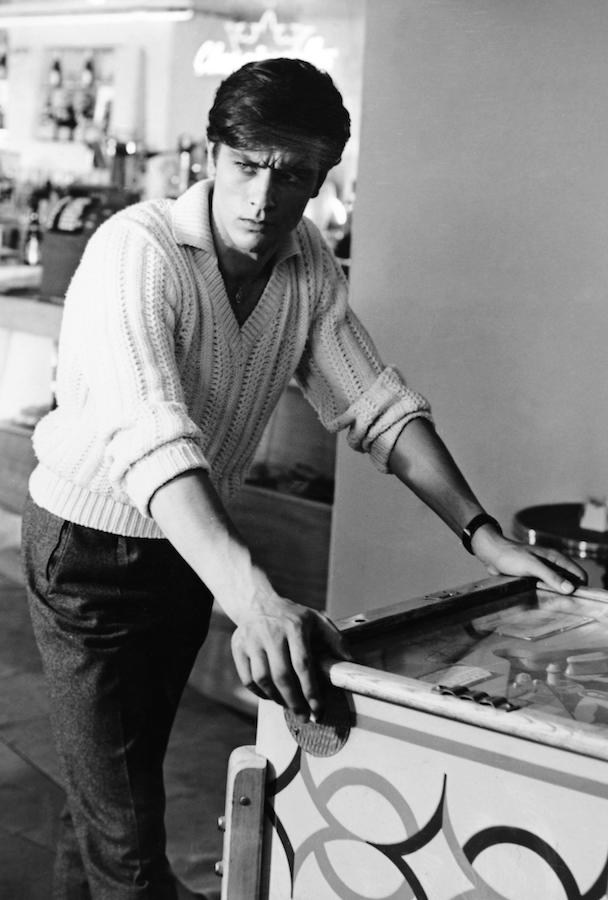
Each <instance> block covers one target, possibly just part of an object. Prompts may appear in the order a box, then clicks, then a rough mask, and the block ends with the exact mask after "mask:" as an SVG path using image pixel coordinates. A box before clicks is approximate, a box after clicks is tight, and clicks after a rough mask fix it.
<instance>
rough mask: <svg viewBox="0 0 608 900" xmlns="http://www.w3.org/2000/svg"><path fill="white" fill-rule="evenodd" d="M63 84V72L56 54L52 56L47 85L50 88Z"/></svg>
mask: <svg viewBox="0 0 608 900" xmlns="http://www.w3.org/2000/svg"><path fill="white" fill-rule="evenodd" d="M62 84H63V72H62V69H61V60H60V59H59V57H58V56H54V57H53V62H52V63H51V68H50V71H49V85H50V86H51V87H52V88H58V87H61V85H62Z"/></svg>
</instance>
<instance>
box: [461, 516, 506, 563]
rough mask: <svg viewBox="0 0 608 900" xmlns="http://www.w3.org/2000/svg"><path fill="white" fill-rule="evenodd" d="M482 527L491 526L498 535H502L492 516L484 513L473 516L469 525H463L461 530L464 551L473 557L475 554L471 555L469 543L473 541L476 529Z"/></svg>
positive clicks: (471, 550)
mask: <svg viewBox="0 0 608 900" xmlns="http://www.w3.org/2000/svg"><path fill="white" fill-rule="evenodd" d="M482 525H493V526H494V528H495V529H496V530H497V531H498V533H499V534H502V528H501V527H500V525H499V523H498V522H497V521H496V519H495V518H494V517H493V516H490V515H488V513H485V512H483V513H478V514H477V515H476V516H473V518H472V519H471V521H470V522H469V524H468V525H465V527H464V528H463V529H462V536H461V537H462V545H463V547H464V549H465V550H466V551H467V552H468V553H470V554H471V555H473V556H474V555H475V554H474V553H473V548H472V546H471V541H472V540H473V535H474V534H475V532H476V531H477V529H478V528H481V526H482Z"/></svg>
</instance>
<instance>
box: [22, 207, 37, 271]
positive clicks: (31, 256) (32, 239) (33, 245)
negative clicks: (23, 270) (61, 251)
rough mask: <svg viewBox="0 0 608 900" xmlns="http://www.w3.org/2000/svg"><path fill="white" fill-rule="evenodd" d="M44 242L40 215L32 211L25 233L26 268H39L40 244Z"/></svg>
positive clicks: (24, 260)
mask: <svg viewBox="0 0 608 900" xmlns="http://www.w3.org/2000/svg"><path fill="white" fill-rule="evenodd" d="M41 240H42V230H41V228H40V220H39V218H38V213H37V212H36V211H35V210H32V211H31V213H30V218H29V221H28V225H27V231H26V233H25V241H24V243H23V262H24V263H25V264H26V266H37V265H39V264H40V242H41Z"/></svg>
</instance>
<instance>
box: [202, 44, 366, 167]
mask: <svg viewBox="0 0 608 900" xmlns="http://www.w3.org/2000/svg"><path fill="white" fill-rule="evenodd" d="M349 137H350V116H349V114H348V111H347V110H346V109H345V107H344V104H343V102H342V95H341V94H340V92H339V91H338V89H337V88H336V86H335V84H334V82H333V81H332V79H331V77H330V76H329V75H328V74H327V73H326V72H322V71H321V70H320V69H317V68H316V67H315V66H313V65H312V64H311V63H309V62H305V61H304V60H302V59H285V58H278V59H264V60H257V61H255V62H251V63H246V64H245V65H244V66H241V68H240V69H237V70H236V72H233V73H232V74H231V75H229V76H228V77H227V78H226V79H224V81H222V83H221V84H220V86H219V88H218V89H217V92H216V94H215V99H214V102H213V106H212V107H211V111H210V113H209V122H208V127H207V138H208V140H209V141H211V142H213V143H222V144H227V145H228V146H229V147H233V148H234V149H236V150H247V149H249V150H256V149H257V150H260V149H266V148H269V147H279V148H281V149H286V150H296V151H299V152H301V151H302V150H304V151H305V152H310V151H311V150H316V151H318V152H319V159H320V162H321V167H322V168H324V169H325V170H326V171H327V170H329V169H331V168H332V166H335V165H337V163H339V162H340V159H341V157H342V151H343V150H344V146H345V144H346V142H347V140H348V139H349Z"/></svg>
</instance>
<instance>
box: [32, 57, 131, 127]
mask: <svg viewBox="0 0 608 900" xmlns="http://www.w3.org/2000/svg"><path fill="white" fill-rule="evenodd" d="M48 54H49V60H48V63H47V66H46V67H45V71H46V83H45V84H43V86H42V97H43V102H42V108H41V110H40V122H39V128H38V135H37V136H38V137H39V138H43V139H49V140H59V141H73V140H76V141H85V142H86V143H91V142H92V141H93V140H98V139H101V138H104V137H107V136H108V135H109V134H110V132H111V118H112V101H113V97H114V51H113V49H112V48H95V49H87V48H79V47H63V48H54V49H49V51H48Z"/></svg>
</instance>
